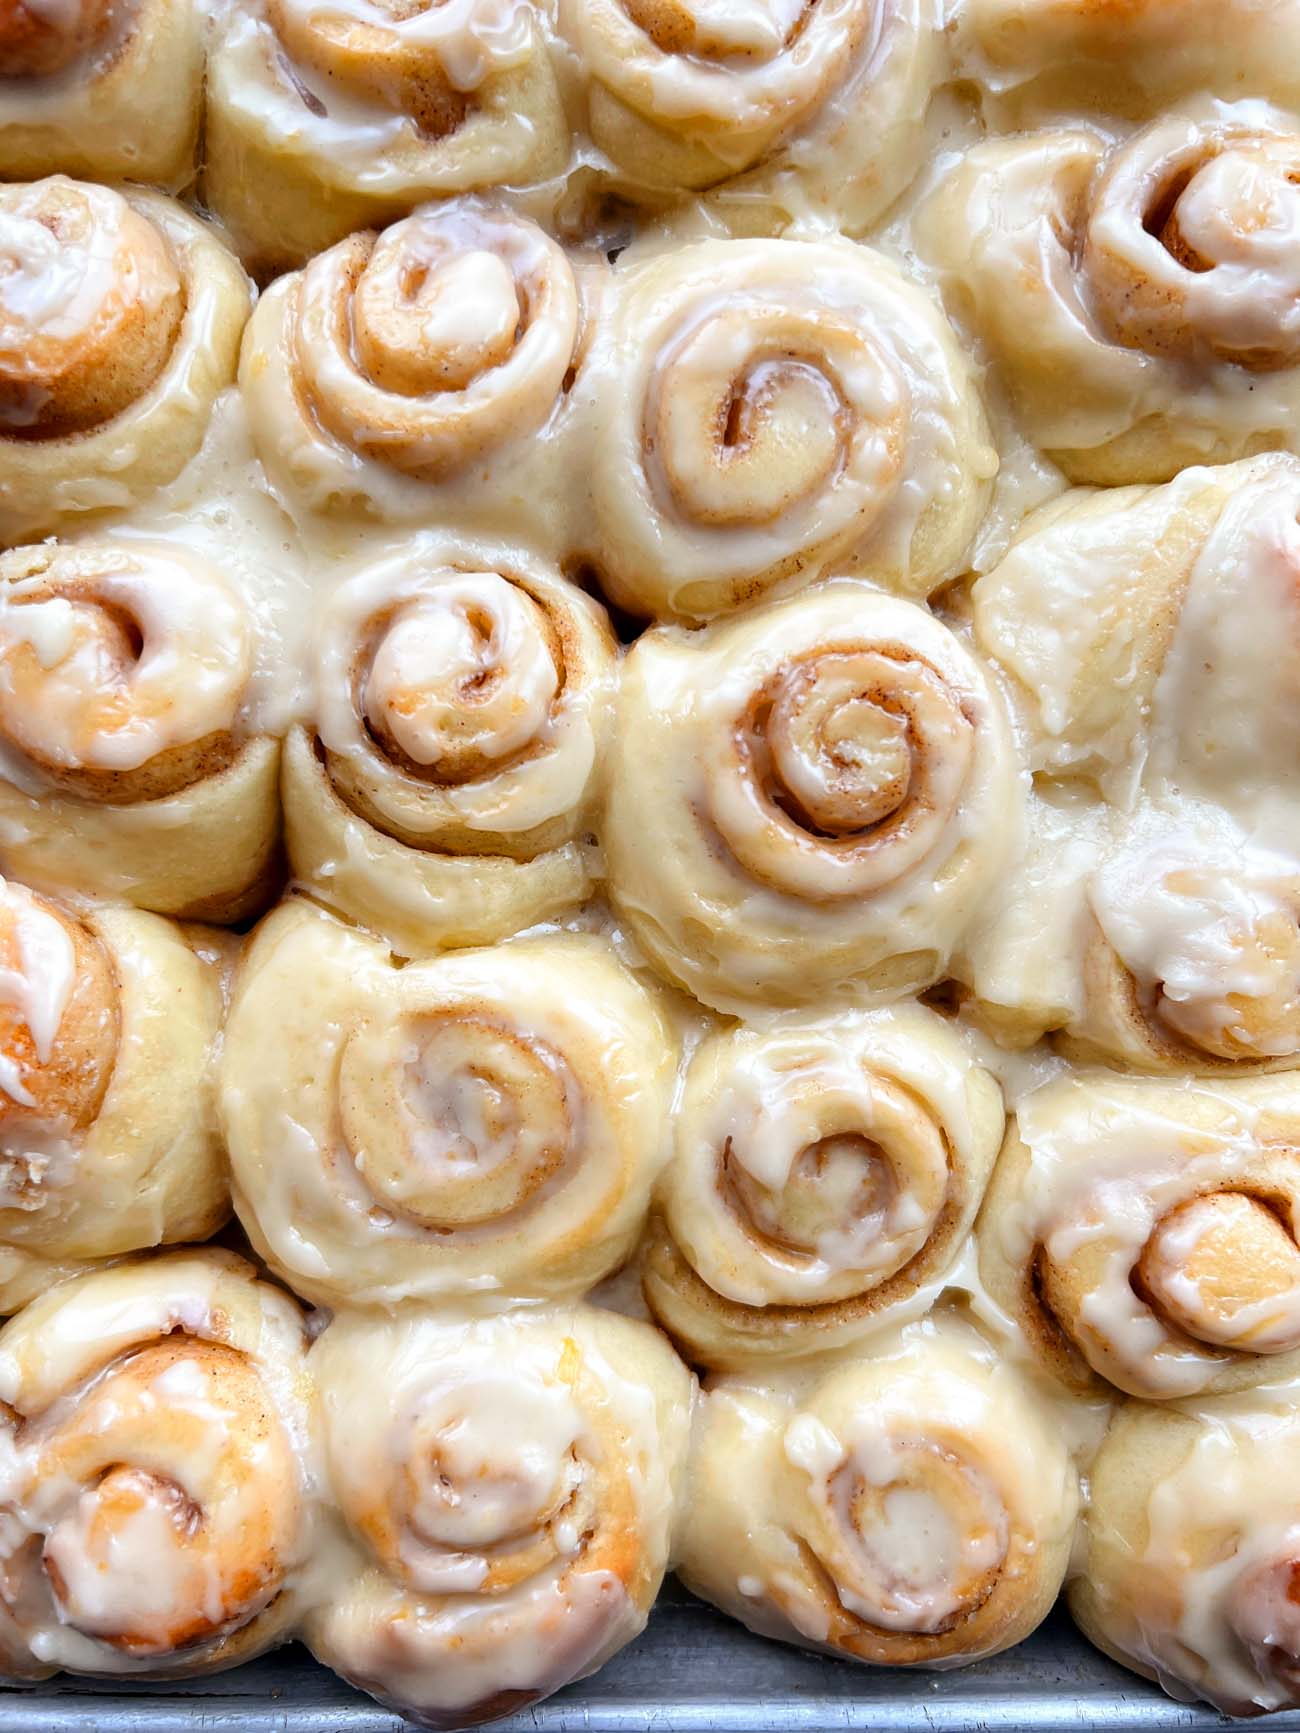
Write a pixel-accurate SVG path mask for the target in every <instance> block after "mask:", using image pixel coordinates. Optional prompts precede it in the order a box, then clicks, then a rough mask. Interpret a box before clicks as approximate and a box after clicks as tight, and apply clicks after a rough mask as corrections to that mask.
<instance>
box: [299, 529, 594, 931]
mask: <svg viewBox="0 0 1300 1733" xmlns="http://www.w3.org/2000/svg"><path fill="white" fill-rule="evenodd" d="M614 656H615V651H614V642H613V637H612V634H611V632H610V630H609V627H608V624H607V622H606V621H605V619H604V616H603V613H602V611H601V609H600V608H599V606H598V605H597V604H596V603H594V602H591V601H589V600H588V598H587V597H586V596H585V595H583V594H581V593H580V592H578V591H577V590H576V589H574V588H573V587H572V586H570V585H568V584H566V583H565V582H564V580H563V579H562V578H561V577H560V576H559V574H558V573H555V572H553V571H551V570H550V569H548V568H546V567H544V566H542V565H541V564H540V563H539V562H537V561H534V560H530V559H528V558H526V557H524V556H522V555H519V554H517V553H514V552H513V551H511V550H507V549H504V548H493V547H487V546H478V545H471V544H462V545H457V544H453V543H449V542H446V541H444V540H442V539H437V538H429V537H425V538H423V539H420V540H416V541H414V542H412V543H410V544H409V545H408V547H407V549H406V550H405V551H404V552H403V553H401V554H400V555H397V556H395V557H394V558H391V559H388V560H385V561H381V562H380V563H378V564H376V565H373V566H369V567H367V568H366V569H365V570H363V571H362V572H361V573H359V574H358V575H357V576H356V577H355V578H353V579H352V580H351V581H350V582H348V583H346V584H344V585H343V586H342V587H341V588H340V589H339V590H338V591H337V592H336V594H335V596H334V597H333V598H332V599H331V601H330V603H329V604H328V605H327V607H326V609H325V613H324V617H323V619H322V622H321V628H320V636H319V653H318V660H317V704H316V716H317V724H316V738H317V742H318V746H316V747H314V746H313V743H312V741H311V739H310V737H309V735H308V733H307V731H306V730H297V731H295V734H294V736H293V737H291V740H290V744H289V749H288V758H287V766H286V775H285V785H284V786H285V807H286V823H287V828H288V840H289V854H290V859H291V862H292V864H293V867H294V870H295V872H296V873H297V875H298V877H299V878H300V879H301V880H302V881H303V882H304V883H307V884H310V885H311V886H312V887H313V889H314V890H316V892H317V893H318V894H319V895H320V896H321V897H322V898H323V899H324V900H325V901H326V902H328V903H329V904H330V905H331V906H332V907H335V908H338V909H340V910H342V911H343V912H344V913H345V914H348V915H350V916H352V917H353V918H355V919H358V920H361V921H363V922H365V923H366V924H367V925H369V926H372V927H375V928H376V929H377V930H379V931H381V932H383V933H385V934H387V935H388V937H389V938H390V939H391V940H392V942H393V943H394V944H395V945H396V946H398V947H399V948H400V949H402V950H404V951H406V952H408V953H417V954H418V953H419V952H421V951H428V950H430V949H432V948H434V947H435V946H437V945H445V944H448V943H452V944H466V943H482V942H485V941H488V940H492V939H495V938H498V937H501V936H502V935H503V934H504V933H506V932H508V931H517V930H519V929H520V928H522V927H526V926H529V925H531V924H532V923H534V922H536V921H538V920H543V919H546V918H548V917H549V916H551V915H554V914H556V913H558V912H560V911H561V910H563V909H565V908H569V907H573V906H574V905H576V904H577V903H579V902H581V901H582V900H583V898H584V896H585V895H586V894H587V891H588V890H589V888H590V882H591V881H590V875H589V871H588V867H587V863H586V856H585V855H584V853H583V850H582V840H581V839H582V836H583V833H584V827H585V826H586V825H587V824H588V823H589V822H590V815H591V810H592V806H593V800H594V793H595V789H596V787H597V785H598V781H599V776H600V771H601V768H602V760H603V754H604V744H605V739H606V736H607V734H608V731H609V725H610V720H611V715H610V713H611V707H612V697H613V690H614V682H615V660H614Z"/></svg>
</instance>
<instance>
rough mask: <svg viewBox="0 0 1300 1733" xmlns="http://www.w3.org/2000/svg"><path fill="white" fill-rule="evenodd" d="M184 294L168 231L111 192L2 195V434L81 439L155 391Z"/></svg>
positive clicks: (4, 191)
mask: <svg viewBox="0 0 1300 1733" xmlns="http://www.w3.org/2000/svg"><path fill="white" fill-rule="evenodd" d="M183 307H184V289H183V286H182V283H181V279H180V274H179V272H178V270H177V267H176V261H175V259H174V257H173V256H172V253H171V249H170V248H169V246H168V244H167V240H166V238H165V237H164V235H163V234H161V233H160V232H159V230H157V229H156V228H155V227H154V226H153V225H152V224H151V223H150V222H149V220H148V218H147V217H146V216H145V215H143V214H142V213H141V212H140V211H137V210H135V209H133V208H132V206H131V205H129V204H128V203H127V201H126V199H125V198H123V196H122V195H121V194H120V193H116V192H113V191H112V190H111V189H110V188H108V187H95V186H87V185H85V184H82V183H79V182H76V181H69V180H64V179H63V178H62V177H60V176H56V177H54V178H53V179H50V180H44V181H37V182H35V184H33V185H30V186H7V187H3V188H0V427H2V428H3V429H4V430H5V432H7V433H9V434H10V435H14V434H17V435H21V436H23V437H26V438H29V439H41V438H49V437H58V436H59V435H61V434H66V433H79V432H83V431H84V430H85V429H86V428H88V427H94V426H97V425H99V424H100V423H101V422H104V421H108V420H111V419H112V417H113V416H115V415H119V414H121V412H122V411H123V410H124V409H125V408H127V406H128V405H129V404H132V403H134V402H135V401H136V399H137V398H139V397H141V396H142V395H143V394H144V393H145V392H146V391H148V390H149V389H150V388H151V387H152V386H153V385H154V383H155V381H156V380H157V378H158V376H159V374H160V373H161V372H162V370H163V368H164V366H165V365H166V363H167V359H168V357H169V355H170V354H171V351H172V348H173V346H174V344H175V342H176V336H177V333H178V331H179V329H180V322H181V314H182V311H183Z"/></svg>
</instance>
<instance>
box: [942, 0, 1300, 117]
mask: <svg viewBox="0 0 1300 1733" xmlns="http://www.w3.org/2000/svg"><path fill="white" fill-rule="evenodd" d="M955 24H956V30H955V43H954V46H955V51H956V63H957V69H958V71H959V73H960V74H961V75H962V77H963V78H964V79H966V80H969V81H971V82H973V83H975V84H976V85H977V86H978V88H979V90H980V94H981V97H982V100H983V108H984V112H985V116H986V118H987V119H988V121H989V122H990V124H992V125H994V126H996V128H997V130H999V131H1002V132H1006V131H1013V130H1020V129H1023V128H1025V127H1026V126H1029V125H1031V124H1033V123H1034V122H1035V121H1036V120H1042V119H1043V118H1044V117H1046V116H1047V115H1051V114H1077V113H1079V112H1081V111H1086V110H1093V111H1096V112H1099V113H1104V114H1113V115H1121V116H1124V117H1126V118H1129V119H1132V120H1139V121H1140V120H1148V119H1150V118H1151V116H1152V115H1153V114H1154V113H1156V112H1158V111H1159V110H1160V109H1162V108H1167V107H1168V106H1169V105H1170V104H1171V103H1174V102H1179V101H1182V100H1183V99H1184V98H1186V97H1189V96H1194V95H1196V94H1197V92H1199V91H1202V90H1214V89H1231V90H1232V91H1233V92H1234V93H1236V94H1238V95H1241V96H1264V97H1271V98H1272V99H1273V100H1274V101H1277V102H1285V103H1290V104H1292V105H1296V104H1300V47H1298V46H1297V44H1300V8H1297V6H1296V0H1251V4H1249V5H1242V4H1241V0H1127V3H1126V4H1125V5H1123V6H1110V5H1107V4H1105V3H1104V0H969V3H968V4H966V5H965V6H963V7H962V9H961V11H960V13H959V14H958V15H957V17H956V20H955Z"/></svg>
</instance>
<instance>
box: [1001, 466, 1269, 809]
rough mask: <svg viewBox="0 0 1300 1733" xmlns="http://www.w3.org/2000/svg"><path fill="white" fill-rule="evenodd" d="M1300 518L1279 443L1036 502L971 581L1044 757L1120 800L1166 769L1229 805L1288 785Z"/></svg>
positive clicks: (1034, 748)
mask: <svg viewBox="0 0 1300 1733" xmlns="http://www.w3.org/2000/svg"><path fill="white" fill-rule="evenodd" d="M1298 518H1300V460H1298V459H1296V458H1294V457H1291V456H1285V455H1282V454H1280V453H1279V454H1270V455H1267V456H1263V457H1257V458H1252V459H1249V460H1247V461H1245V462H1242V463H1235V464H1228V465H1225V466H1223V467H1221V468H1213V469H1206V468H1195V469H1191V470H1186V471H1184V472H1183V473H1182V474H1181V475H1180V476H1178V477H1177V479H1176V480H1175V481H1172V482H1170V483H1168V484H1167V485H1165V486H1163V487H1149V488H1136V487H1134V488H1123V489H1111V490H1108V491H1105V492H1092V491H1089V492H1074V493H1067V494H1065V495H1063V496H1062V497H1061V498H1060V499H1058V500H1056V501H1054V502H1053V503H1052V504H1051V505H1049V506H1047V507H1046V508H1044V509H1043V510H1042V511H1040V512H1038V513H1035V514H1034V515H1033V516H1032V517H1031V518H1030V519H1029V520H1028V522H1027V523H1026V524H1025V526H1024V528H1023V529H1022V531H1021V533H1020V534H1019V535H1018V536H1017V538H1016V540H1015V541H1014V542H1013V544H1012V546H1011V548H1010V550H1009V551H1008V553H1007V554H1006V555H1005V557H1004V558H1003V559H1002V560H1001V561H1000V562H999V563H998V564H997V565H996V566H995V567H994V568H993V569H992V571H990V572H987V573H985V574H984V575H983V576H982V577H980V578H979V579H977V581H976V583H975V585H974V588H973V591H972V623H973V627H974V632H975V639H976V643H977V644H978V646H979V648H980V649H981V650H982V651H983V652H984V653H985V654H986V655H987V656H989V657H990V658H991V659H992V660H994V661H995V662H996V663H997V664H998V665H999V667H1000V668H1001V669H1002V671H1003V672H1004V673H1005V675H1006V676H1007V680H1008V685H1009V689H1010V691H1011V695H1012V699H1013V702H1014V705H1015V708H1016V710H1017V713H1018V717H1019V720H1020V722H1021V724H1022V727H1023V730H1024V733H1025V736H1026V738H1027V740H1028V742H1029V750H1030V764H1031V767H1032V768H1033V769H1034V770H1035V771H1036V772H1041V773H1043V774H1045V775H1050V776H1054V777H1082V778H1086V779H1087V780H1088V781H1089V782H1091V783H1093V784H1094V785H1095V786H1096V787H1097V788H1098V789H1099V790H1100V791H1101V792H1102V793H1103V794H1106V795H1109V796H1110V797H1111V798H1112V799H1113V800H1114V802H1115V803H1116V804H1118V805H1124V804H1125V803H1126V800H1127V798H1128V796H1129V793H1130V791H1131V789H1132V786H1133V783H1134V781H1135V779H1136V778H1137V777H1139V776H1144V777H1145V780H1146V781H1147V783H1148V785H1150V784H1151V782H1152V780H1153V773H1155V775H1156V776H1158V777H1161V778H1163V780H1165V781H1170V782H1173V781H1176V782H1177V784H1178V786H1179V787H1180V788H1184V789H1188V788H1190V791H1191V792H1193V793H1199V794H1203V795H1205V796H1207V797H1208V798H1210V799H1212V800H1214V801H1215V802H1216V804H1221V805H1227V804H1231V803H1233V802H1239V801H1240V799H1241V797H1242V795H1243V792H1245V791H1247V790H1249V789H1250V788H1251V786H1252V785H1253V784H1258V783H1260V782H1261V781H1263V780H1264V778H1265V777H1268V778H1269V780H1271V781H1273V782H1274V783H1276V782H1277V781H1279V780H1280V778H1279V777H1277V776H1275V775H1273V771H1274V770H1275V768H1276V762H1275V759H1274V757H1273V754H1274V753H1275V752H1276V753H1278V754H1279V755H1286V754H1288V753H1289V750H1290V739H1291V731H1292V728H1293V727H1294V726H1297V724H1293V722H1292V712H1293V711H1294V712H1297V715H1298V716H1300V703H1298V702H1297V698H1296V697H1292V696H1291V695H1290V691H1291V689H1292V688H1295V689H1296V690H1297V691H1298V692H1300V662H1297V660H1296V658H1295V657H1292V656H1291V655H1290V654H1289V653H1288V645H1289V643H1290V640H1291V639H1292V637H1293V636H1294V635H1295V633H1294V622H1295V617H1296V613H1295V610H1296V601H1295V591H1296V579H1297V576H1300V521H1297V520H1298ZM1279 732H1280V735H1281V739H1280V741H1279V742H1278V745H1277V746H1276V747H1274V746H1273V745H1272V744H1271V742H1272V740H1273V739H1274V738H1275V736H1276V734H1277V733H1279ZM1211 741H1212V742H1213V745H1212V746H1211Z"/></svg>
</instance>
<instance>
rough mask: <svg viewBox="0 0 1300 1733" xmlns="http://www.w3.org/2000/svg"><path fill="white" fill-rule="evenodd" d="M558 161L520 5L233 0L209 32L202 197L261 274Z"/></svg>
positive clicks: (555, 94) (554, 119)
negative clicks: (440, 200)
mask: <svg viewBox="0 0 1300 1733" xmlns="http://www.w3.org/2000/svg"><path fill="white" fill-rule="evenodd" d="M568 155H569V130H568V123H567V121H566V119H565V114H564V108H563V105H562V103H561V101H560V95H559V89H558V86H557V84H556V78H555V71H554V68H553V66H552V64H551V58H550V55H549V52H548V47H547V41H546V33H545V26H544V20H543V13H542V11H541V9H540V8H539V7H537V6H535V5H533V4H532V0H450V3H447V0H328V3H326V4H321V3H320V0H235V3H234V4H232V5H231V6H230V8H229V9H228V11H227V12H226V14H225V15H224V17H223V18H222V20H221V22H220V24H219V26H218V28H217V30H216V32H215V36H214V39H213V42H212V45H211V49H210V54H209V60H208V79H207V121H206V161H205V173H204V183H203V184H204V192H205V196H206V198H207V199H208V201H209V202H210V204H211V205H212V207H213V209H214V210H216V211H217V213H218V214H219V215H220V217H221V219H222V221H223V222H224V223H226V225H227V226H228V227H229V228H230V230H231V231H232V233H233V234H234V236H235V238H236V241H237V243H238V245H239V248H240V251H241V253H242V254H243V255H244V257H245V258H247V259H248V260H249V261H250V262H251V263H252V264H253V265H254V266H255V267H256V269H257V270H258V271H259V273H264V274H267V275H270V274H273V273H274V272H276V271H282V270H285V269H292V268H294V267H295V266H298V265H301V264H303V263H304V261H305V260H307V259H308V258H310V256H311V255H312V254H313V253H318V252H321V251H322V250H323V249H324V248H326V247H331V246H333V245H334V243H335V242H336V241H341V240H342V239H343V238H344V237H345V236H346V235H348V234H350V233H351V231H352V230H354V229H361V228H365V227H367V226H369V225H371V224H381V223H385V222H389V221H391V220H392V219H393V218H395V217H399V216H404V215H405V214H406V212H407V211H409V210H410V209H411V207H412V206H413V205H418V204H420V203H421V202H422V201H423V200H425V199H428V198H431V197H435V196H438V197H446V196H447V195H449V194H457V193H465V192H472V191H474V190H476V189H479V188H485V187H492V186H499V185H503V184H506V183H513V184H515V185H518V184H521V183H525V182H532V181H540V180H545V179H546V178H547V177H548V176H551V175H555V174H558V173H559V172H560V171H561V170H562V169H563V168H564V166H565V163H566V162H567V160H568Z"/></svg>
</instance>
